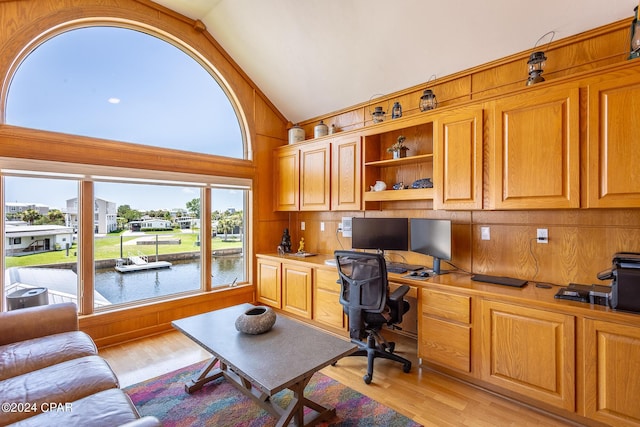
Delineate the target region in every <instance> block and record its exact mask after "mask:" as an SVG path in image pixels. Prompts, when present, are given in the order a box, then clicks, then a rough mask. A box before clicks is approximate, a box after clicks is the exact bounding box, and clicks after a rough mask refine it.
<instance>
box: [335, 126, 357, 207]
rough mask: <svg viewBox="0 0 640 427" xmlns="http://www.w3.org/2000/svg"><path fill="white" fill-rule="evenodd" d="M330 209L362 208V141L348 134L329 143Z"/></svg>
mask: <svg viewBox="0 0 640 427" xmlns="http://www.w3.org/2000/svg"><path fill="white" fill-rule="evenodd" d="M331 150H332V153H331V161H332V167H331V210H334V211H358V210H360V209H362V184H361V182H362V143H361V141H360V135H350V136H348V137H345V138H339V139H336V140H335V141H333V142H332V143H331Z"/></svg>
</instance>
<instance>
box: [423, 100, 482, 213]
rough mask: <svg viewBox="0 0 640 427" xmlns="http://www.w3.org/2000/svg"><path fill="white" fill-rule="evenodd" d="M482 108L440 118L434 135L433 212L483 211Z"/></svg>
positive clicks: (437, 119)
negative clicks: (436, 210)
mask: <svg viewBox="0 0 640 427" xmlns="http://www.w3.org/2000/svg"><path fill="white" fill-rule="evenodd" d="M482 120H483V109H482V108H480V107H475V108H471V109H461V110H460V111H456V112H453V113H447V114H445V115H442V116H441V117H437V118H436V119H435V121H434V125H433V134H434V145H435V146H434V163H433V169H434V183H435V185H434V187H435V192H436V195H435V198H434V200H433V207H434V209H482V142H483V132H482V129H483V121H482Z"/></svg>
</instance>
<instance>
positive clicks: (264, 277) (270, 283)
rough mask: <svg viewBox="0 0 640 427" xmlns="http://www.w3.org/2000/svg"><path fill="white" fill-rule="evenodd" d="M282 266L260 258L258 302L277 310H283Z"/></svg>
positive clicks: (258, 266) (258, 264) (258, 263)
mask: <svg viewBox="0 0 640 427" xmlns="http://www.w3.org/2000/svg"><path fill="white" fill-rule="evenodd" d="M281 274H282V270H281V264H280V263H279V262H277V261H271V260H267V259H262V258H258V260H257V276H258V277H257V283H256V300H257V301H258V302H260V303H262V304H266V305H269V306H271V307H275V308H282V304H281V301H282V286H281Z"/></svg>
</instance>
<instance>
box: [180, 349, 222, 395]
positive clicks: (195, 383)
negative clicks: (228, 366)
mask: <svg viewBox="0 0 640 427" xmlns="http://www.w3.org/2000/svg"><path fill="white" fill-rule="evenodd" d="M216 363H218V358H217V357H214V358H212V359H211V360H210V361H209V363H208V364H207V365H206V366H205V367H204V368H202V369H201V370H200V372H199V373H198V376H197V377H195V378H193V379H191V380H190V381H189V382H187V383H186V384H185V385H184V389H185V390H186V391H187V393H189V394H191V393H193V392H194V391H197V390H200V389H201V388H202V386H204V385H205V384H206V383H208V382H209V381H213V380H215V379H217V378H220V377H221V376H222V375H223V373H222V369H220V368H216V369H213V368H214V366H215V365H216ZM222 368H224V366H223V367H222ZM212 369H213V372H212V373H211V370H212ZM210 373H211V375H209V374H210Z"/></svg>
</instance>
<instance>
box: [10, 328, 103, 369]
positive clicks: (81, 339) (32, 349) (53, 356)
mask: <svg viewBox="0 0 640 427" xmlns="http://www.w3.org/2000/svg"><path fill="white" fill-rule="evenodd" d="M96 354H98V350H97V349H96V346H95V344H94V342H93V340H92V339H91V337H89V335H87V334H85V333H84V332H80V331H73V332H64V333H61V334H54V335H49V336H46V337H42V338H33V339H30V340H25V341H18V342H15V343H12V344H6V345H2V346H0V380H4V379H7V378H11V377H15V376H17V375H21V374H25V373H27V372H30V371H35V370H36V369H41V368H44V367H47V366H51V365H55V364H57V363H60V362H64V361H66V360H71V359H76V358H78V357H84V356H91V355H96Z"/></svg>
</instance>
